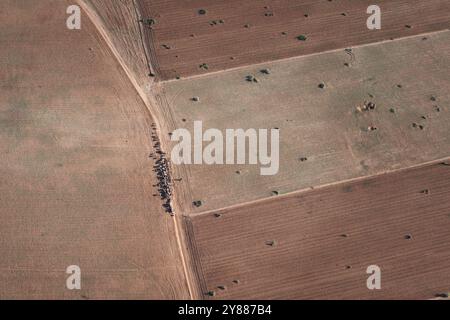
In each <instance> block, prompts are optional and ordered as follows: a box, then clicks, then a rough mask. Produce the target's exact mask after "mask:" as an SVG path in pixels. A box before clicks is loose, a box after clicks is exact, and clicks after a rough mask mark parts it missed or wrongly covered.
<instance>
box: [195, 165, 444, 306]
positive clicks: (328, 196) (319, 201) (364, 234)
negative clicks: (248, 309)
mask: <svg viewBox="0 0 450 320" xmlns="http://www.w3.org/2000/svg"><path fill="white" fill-rule="evenodd" d="M186 219H187V224H188V226H189V227H188V230H189V238H190V239H191V242H190V243H191V244H192V246H193V250H192V252H193V255H194V257H195V261H196V268H197V270H198V273H199V274H200V277H199V280H200V282H201V284H202V290H203V293H206V292H209V291H214V292H215V294H216V295H215V298H217V299H226V298H231V299H250V298H251V299H318V298H325V299H400V298H402V299H429V298H433V297H434V296H435V295H436V294H440V293H443V292H448V290H449V288H450V275H449V273H448V270H449V269H450V166H449V165H443V164H436V165H430V166H426V167H421V168H414V169H409V170H407V171H401V172H397V173H391V174H386V175H381V176H377V177H371V178H368V179H364V180H361V181H357V182H351V183H345V184H339V185H336V186H331V187H325V188H322V189H319V190H313V191H306V192H300V193H297V194H292V195H289V196H284V197H281V198H277V199H271V200H265V201H261V202H258V203H255V204H253V205H246V206H241V207H239V208H234V209H226V210H219V211H216V212H214V213H208V214H199V215H193V216H191V217H188V218H186ZM369 265H378V266H379V267H380V268H381V286H382V289H381V290H374V291H371V290H368V289H367V287H366V280H367V278H368V276H369V275H368V274H366V269H367V267H368V266H369ZM233 281H234V282H233ZM235 282H238V283H235ZM220 288H222V289H220ZM204 296H205V297H208V296H206V295H204Z"/></svg>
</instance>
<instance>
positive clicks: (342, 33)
mask: <svg viewBox="0 0 450 320" xmlns="http://www.w3.org/2000/svg"><path fill="white" fill-rule="evenodd" d="M138 3H139V6H140V11H141V12H142V17H143V18H144V19H153V22H152V25H151V26H148V25H147V26H146V27H145V34H146V39H147V44H148V46H149V52H150V54H151V61H152V65H153V66H154V67H155V70H156V72H157V74H158V75H159V76H160V77H161V78H162V79H163V80H167V79H174V78H175V77H178V76H181V77H186V76H191V75H197V74H204V73H207V72H211V71H220V70H225V69H229V68H233V67H239V66H245V65H249V64H254V63H260V62H265V61H271V60H276V59H282V58H288V57H294V56H299V55H305V54H311V53H316V52H323V51H327V50H332V49H339V48H344V47H347V46H354V45H360V44H366V43H372V42H378V41H382V40H389V39H392V38H399V37H404V36H411V35H415V34H419V33H424V32H431V31H437V30H444V29H448V28H450V2H449V1H447V0H427V1H416V0H395V1H392V0H380V1H377V2H376V4H377V5H378V6H380V8H381V11H382V25H381V30H376V31H372V30H369V29H368V28H367V26H366V21H367V19H368V17H369V15H368V14H367V13H366V11H367V8H368V6H369V5H372V4H374V3H373V1H369V0H357V1H355V0H339V1H329V0H305V1H292V0H276V1H260V0H248V1H242V0H227V1H223V0H213V1H211V0H195V1H180V0H139V1H138ZM200 10H204V12H205V13H204V14H201V13H202V12H201V11H200ZM305 15H307V16H305ZM300 35H304V36H306V38H307V39H306V41H299V40H298V39H297V37H298V36H300Z"/></svg>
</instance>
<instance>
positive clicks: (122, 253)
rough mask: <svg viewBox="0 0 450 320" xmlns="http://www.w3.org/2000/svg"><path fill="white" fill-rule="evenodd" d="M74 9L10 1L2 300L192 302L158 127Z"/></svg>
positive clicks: (3, 7)
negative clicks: (70, 270)
mask: <svg viewBox="0 0 450 320" xmlns="http://www.w3.org/2000/svg"><path fill="white" fill-rule="evenodd" d="M70 4H72V3H71V2H70V1H61V0H39V1H36V0H22V1H17V0H2V1H1V3H0V23H1V32H0V70H1V72H0V221H1V222H0V235H1V236H0V257H1V258H0V271H1V272H0V299H45V298H51V299H56V298H58V299H60V298H66V299H100V298H105V299H111V298H119V299H125V298H137V299H174V298H178V299H187V298H189V292H188V288H187V284H186V280H185V275H184V271H183V263H182V260H181V256H180V253H179V249H178V244H177V241H176V231H175V227H174V220H173V218H171V217H170V216H169V215H167V214H166V213H165V212H164V211H163V209H162V207H161V205H162V202H161V201H160V200H159V199H158V197H154V196H152V195H153V194H154V193H155V192H156V190H155V187H154V186H153V185H154V184H155V183H156V179H155V175H154V173H153V166H154V161H153V160H152V159H151V158H149V154H150V153H151V152H153V151H154V150H153V147H152V144H151V139H150V135H151V129H150V128H151V124H152V119H151V117H150V116H149V114H148V110H147V109H146V107H145V105H144V104H143V102H142V100H141V98H140V97H139V95H138V94H137V92H136V91H135V89H134V88H133V86H132V85H131V83H130V80H129V78H128V77H127V76H126V75H125V73H124V71H123V70H122V68H121V66H120V65H119V64H118V63H117V61H116V59H115V58H114V57H113V55H112V53H111V52H110V50H109V47H108V46H107V45H106V43H105V42H104V41H103V39H102V37H101V36H100V35H99V33H98V32H97V30H96V28H94V26H93V25H92V24H91V23H90V21H89V19H88V18H87V16H86V15H83V16H82V29H81V30H75V31H70V30H68V29H67V28H66V18H67V17H68V16H67V15H66V8H67V7H68V6H69V5H70ZM73 264H75V265H79V266H80V268H81V272H82V273H81V275H82V280H81V286H82V290H81V291H77V290H75V291H69V290H68V289H66V278H67V277H68V275H67V274H66V268H67V267H68V266H69V265H73Z"/></svg>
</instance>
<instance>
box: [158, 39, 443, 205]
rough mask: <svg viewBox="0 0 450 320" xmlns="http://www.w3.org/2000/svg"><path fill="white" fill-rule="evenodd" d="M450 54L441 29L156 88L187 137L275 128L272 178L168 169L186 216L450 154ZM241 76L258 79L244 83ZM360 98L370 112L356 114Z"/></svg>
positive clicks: (239, 171) (214, 168) (254, 169)
mask: <svg viewBox="0 0 450 320" xmlns="http://www.w3.org/2000/svg"><path fill="white" fill-rule="evenodd" d="M424 39H426V40H424ZM449 52H450V32H448V31H445V32H441V33H437V34H432V35H428V36H427V37H426V38H425V37H424V36H417V37H412V38H408V39H402V40H396V41H391V42H385V43H381V44H375V45H368V46H363V47H358V48H354V49H353V50H352V51H351V52H350V53H349V52H345V51H344V50H339V51H336V52H331V53H325V54H321V55H314V56H307V57H299V58H295V59H290V60H287V61H281V62H274V63H266V64H262V65H258V66H250V67H245V68H241V69H238V70H232V71H227V72H223V73H219V74H213V75H206V76H202V77H195V78H192V79H186V80H183V79H182V80H179V81H170V82H167V83H164V84H162V85H161V92H160V101H161V102H162V103H163V104H164V106H165V108H166V109H169V110H170V111H171V118H170V119H169V120H168V121H167V122H170V123H172V129H171V130H174V129H176V128H188V129H189V130H190V131H192V130H193V122H194V121H196V120H201V121H203V130H206V129H208V128H218V129H220V130H225V129H226V128H242V129H244V130H246V129H249V128H255V129H272V128H278V129H279V132H280V168H279V172H278V174H276V175H273V176H262V175H261V174H260V167H261V166H260V165H185V166H184V165H183V166H175V167H174V170H175V172H176V173H177V175H179V176H181V177H182V178H183V181H181V182H180V183H178V186H179V189H180V190H181V191H179V192H178V194H179V195H180V199H179V200H180V201H181V206H182V207H183V208H184V213H190V212H203V211H207V210H216V209H219V208H223V207H227V206H231V205H236V204H242V203H246V202H249V201H254V200H258V199H264V198H268V197H271V196H272V195H273V194H274V192H276V193H278V194H285V193H289V192H294V191H297V190H302V189H307V188H310V187H317V186H321V185H325V184H329V183H336V182H341V181H345V180H348V179H354V178H361V177H368V176H371V175H374V174H379V173H383V172H387V171H391V170H397V169H401V168H407V167H410V166H414V165H419V164H422V163H426V162H430V161H435V160H439V159H442V158H446V157H448V156H450V147H449V146H450V127H449V125H448V123H449V120H450V109H449V108H450V92H449V90H448V88H449V87H450V78H449V77H448V75H449V74H450V68H449V66H450V54H449ZM346 63H348V66H346V65H345V64H346ZM263 69H268V70H270V74H268V75H266V74H263V73H262V72H261V70H263ZM247 75H253V76H255V77H256V78H257V79H259V82H258V83H253V82H248V81H246V76H247ZM321 83H323V84H324V85H325V87H324V88H319V84H321ZM192 97H199V99H200V101H198V102H194V101H192ZM365 101H366V102H372V103H374V104H375V106H376V107H375V109H374V110H369V111H359V110H358V108H360V109H361V108H362V107H363V105H364V102H365ZM369 128H375V129H376V130H372V131H371V130H369ZM163 137H165V135H164V136H163ZM206 145H207V144H206V143H205V146H206ZM194 201H202V206H201V207H196V206H194V205H193V202H194Z"/></svg>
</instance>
